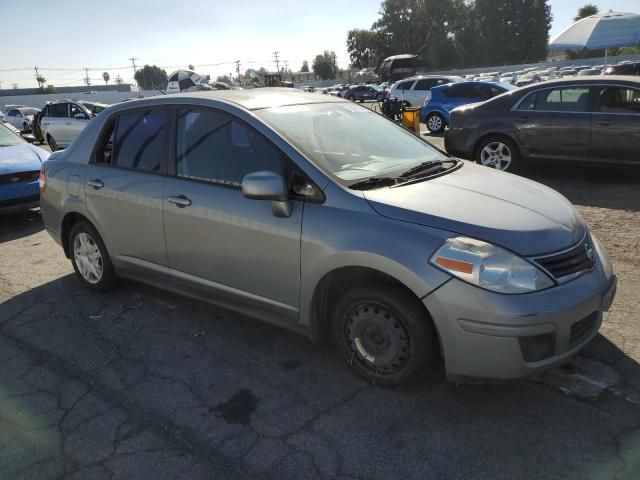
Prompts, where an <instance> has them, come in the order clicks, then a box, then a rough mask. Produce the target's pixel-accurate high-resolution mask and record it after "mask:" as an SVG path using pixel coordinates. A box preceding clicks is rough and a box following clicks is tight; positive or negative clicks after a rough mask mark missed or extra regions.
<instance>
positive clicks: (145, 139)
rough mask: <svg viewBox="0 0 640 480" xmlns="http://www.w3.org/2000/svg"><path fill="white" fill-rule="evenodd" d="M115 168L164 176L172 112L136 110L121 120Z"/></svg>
mask: <svg viewBox="0 0 640 480" xmlns="http://www.w3.org/2000/svg"><path fill="white" fill-rule="evenodd" d="M114 146H115V148H114V160H115V165H116V166H118V167H122V168H131V169H135V170H141V171H144V172H152V173H160V171H161V166H162V163H163V161H164V160H165V159H166V158H167V154H168V150H169V111H167V110H160V109H149V110H136V111H134V112H131V113H123V114H122V115H120V116H119V117H118V121H117V125H116V133H115V142H114Z"/></svg>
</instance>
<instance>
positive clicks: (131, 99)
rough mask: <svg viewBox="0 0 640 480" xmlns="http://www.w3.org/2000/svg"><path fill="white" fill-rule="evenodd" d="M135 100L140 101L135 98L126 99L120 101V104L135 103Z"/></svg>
mask: <svg viewBox="0 0 640 480" xmlns="http://www.w3.org/2000/svg"><path fill="white" fill-rule="evenodd" d="M134 100H138V99H137V98H134V97H129V98H125V99H124V100H120V103H124V102H133V101H134Z"/></svg>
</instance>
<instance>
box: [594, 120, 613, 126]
mask: <svg viewBox="0 0 640 480" xmlns="http://www.w3.org/2000/svg"><path fill="white" fill-rule="evenodd" d="M596 125H601V126H603V127H610V126H611V125H613V120H599V121H597V122H596Z"/></svg>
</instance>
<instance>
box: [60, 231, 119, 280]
mask: <svg viewBox="0 0 640 480" xmlns="http://www.w3.org/2000/svg"><path fill="white" fill-rule="evenodd" d="M68 241H69V251H70V252H71V263H72V264H73V269H74V270H75V272H76V274H77V275H78V277H79V278H80V280H81V281H82V283H83V285H84V286H85V287H87V288H88V289H90V290H94V291H98V292H105V291H107V290H109V289H111V288H113V287H114V286H115V284H116V280H117V277H116V275H115V272H114V270H113V265H112V264H111V259H110V258H109V254H108V253H107V249H106V248H105V246H104V243H103V241H102V238H100V235H99V234H98V232H97V231H96V229H95V228H93V226H91V225H89V224H88V223H86V222H78V223H76V224H75V225H74V226H73V227H71V231H70V232H69V240H68Z"/></svg>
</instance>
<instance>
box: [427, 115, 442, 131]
mask: <svg viewBox="0 0 640 480" xmlns="http://www.w3.org/2000/svg"><path fill="white" fill-rule="evenodd" d="M427 128H428V129H429V131H430V132H433V133H440V132H441V131H442V130H444V119H443V118H442V116H441V115H439V114H437V113H434V114H433V115H430V116H429V118H427Z"/></svg>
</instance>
